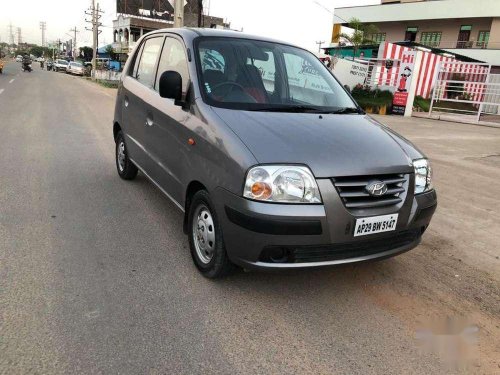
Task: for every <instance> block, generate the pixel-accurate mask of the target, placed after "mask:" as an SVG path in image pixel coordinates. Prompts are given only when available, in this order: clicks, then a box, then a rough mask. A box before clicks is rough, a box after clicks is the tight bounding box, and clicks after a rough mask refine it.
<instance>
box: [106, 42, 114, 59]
mask: <svg viewBox="0 0 500 375" xmlns="http://www.w3.org/2000/svg"><path fill="white" fill-rule="evenodd" d="M106 53H107V54H108V55H109V58H110V59H111V60H115V50H114V49H113V46H112V45H111V44H110V45H108V46H106Z"/></svg>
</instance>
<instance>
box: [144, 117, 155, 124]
mask: <svg viewBox="0 0 500 375" xmlns="http://www.w3.org/2000/svg"><path fill="white" fill-rule="evenodd" d="M153 124H154V122H153V116H152V115H148V116H147V117H146V125H148V126H153Z"/></svg>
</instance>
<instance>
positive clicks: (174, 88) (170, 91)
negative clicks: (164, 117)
mask: <svg viewBox="0 0 500 375" xmlns="http://www.w3.org/2000/svg"><path fill="white" fill-rule="evenodd" d="M159 91H160V96H161V97H162V98H168V99H174V101H175V105H182V77H181V75H180V74H179V72H175V71H173V70H167V71H166V72H163V73H162V74H161V76H160V82H159Z"/></svg>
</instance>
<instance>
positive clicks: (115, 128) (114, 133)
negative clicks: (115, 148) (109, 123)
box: [113, 121, 122, 142]
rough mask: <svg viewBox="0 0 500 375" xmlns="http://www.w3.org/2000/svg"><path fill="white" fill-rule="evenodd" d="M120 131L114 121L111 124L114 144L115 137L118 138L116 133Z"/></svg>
mask: <svg viewBox="0 0 500 375" xmlns="http://www.w3.org/2000/svg"><path fill="white" fill-rule="evenodd" d="M120 130H122V128H121V126H120V124H119V123H118V122H117V121H115V122H114V123H113V139H114V140H115V142H116V137H117V136H118V132H119V131H120Z"/></svg>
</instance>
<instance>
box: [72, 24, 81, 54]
mask: <svg viewBox="0 0 500 375" xmlns="http://www.w3.org/2000/svg"><path fill="white" fill-rule="evenodd" d="M70 31H72V32H73V33H74V35H75V37H74V38H73V61H76V33H79V32H80V31H79V30H78V29H77V28H76V26H75V27H74V28H72V29H71V30H70Z"/></svg>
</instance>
